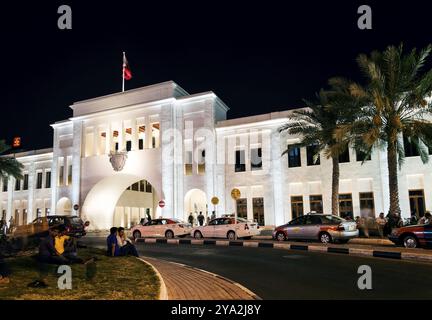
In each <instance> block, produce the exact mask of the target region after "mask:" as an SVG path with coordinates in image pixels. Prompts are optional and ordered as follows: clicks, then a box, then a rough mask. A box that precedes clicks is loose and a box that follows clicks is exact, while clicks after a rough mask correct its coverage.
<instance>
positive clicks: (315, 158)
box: [306, 146, 321, 166]
mask: <svg viewBox="0 0 432 320" xmlns="http://www.w3.org/2000/svg"><path fill="white" fill-rule="evenodd" d="M317 152H318V147H317V146H307V147H306V158H307V165H308V166H317V165H319V164H320V160H321V159H320V155H319V153H317Z"/></svg>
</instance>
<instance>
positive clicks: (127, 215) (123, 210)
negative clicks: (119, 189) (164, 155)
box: [113, 180, 161, 228]
mask: <svg viewBox="0 0 432 320" xmlns="http://www.w3.org/2000/svg"><path fill="white" fill-rule="evenodd" d="M159 200H160V199H159V197H158V195H157V192H156V190H155V188H153V186H152V185H151V184H150V182H148V181H147V180H140V181H138V182H135V183H134V184H132V185H130V186H129V187H127V188H126V190H125V191H124V192H123V193H122V195H121V196H120V198H119V200H118V201H117V203H116V206H115V211H114V221H113V225H114V226H116V227H124V228H131V227H133V226H134V225H136V224H138V223H140V221H141V219H144V218H148V217H150V218H151V219H154V218H157V217H159V216H160V215H161V212H160V211H161V210H160V207H159V206H158V204H159Z"/></svg>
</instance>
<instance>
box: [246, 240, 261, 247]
mask: <svg viewBox="0 0 432 320" xmlns="http://www.w3.org/2000/svg"><path fill="white" fill-rule="evenodd" d="M259 244H260V243H259V242H256V241H253V242H252V241H251V242H243V247H254V248H257V247H258V246H259Z"/></svg>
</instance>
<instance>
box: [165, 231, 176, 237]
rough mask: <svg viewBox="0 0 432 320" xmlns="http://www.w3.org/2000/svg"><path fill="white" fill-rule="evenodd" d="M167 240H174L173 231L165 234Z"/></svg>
mask: <svg viewBox="0 0 432 320" xmlns="http://www.w3.org/2000/svg"><path fill="white" fill-rule="evenodd" d="M165 238H167V239H172V238H174V232H172V231H171V230H168V231H167V232H165Z"/></svg>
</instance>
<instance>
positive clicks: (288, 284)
mask: <svg viewBox="0 0 432 320" xmlns="http://www.w3.org/2000/svg"><path fill="white" fill-rule="evenodd" d="M84 241H85V243H87V244H88V245H97V246H101V247H102V246H104V239H101V238H91V237H86V239H85V240H84ZM137 248H138V250H139V253H140V255H142V256H148V257H154V258H158V259H165V260H169V261H174V262H179V263H184V264H188V265H191V266H194V267H198V268H201V269H204V270H207V271H210V272H214V273H217V274H220V275H222V276H224V277H227V278H229V279H231V280H234V281H236V282H239V283H240V284H242V285H244V286H245V287H247V288H249V289H250V290H252V291H253V292H254V293H256V294H257V295H259V296H260V297H261V298H263V299H432V275H431V272H430V270H431V267H432V265H431V264H426V263H414V262H407V261H398V260H389V259H380V258H363V257H355V256H347V255H341V254H328V253H314V252H293V251H287V250H279V249H269V248H246V247H216V246H215V247H213V246H193V245H192V246H191V245H185V246H182V245H180V246H178V245H167V244H138V245H137ZM360 265H368V266H370V267H371V268H372V272H373V276H372V285H373V289H372V290H359V289H358V287H357V280H358V278H359V277H360V275H358V274H357V270H358V267H359V266H360Z"/></svg>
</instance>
